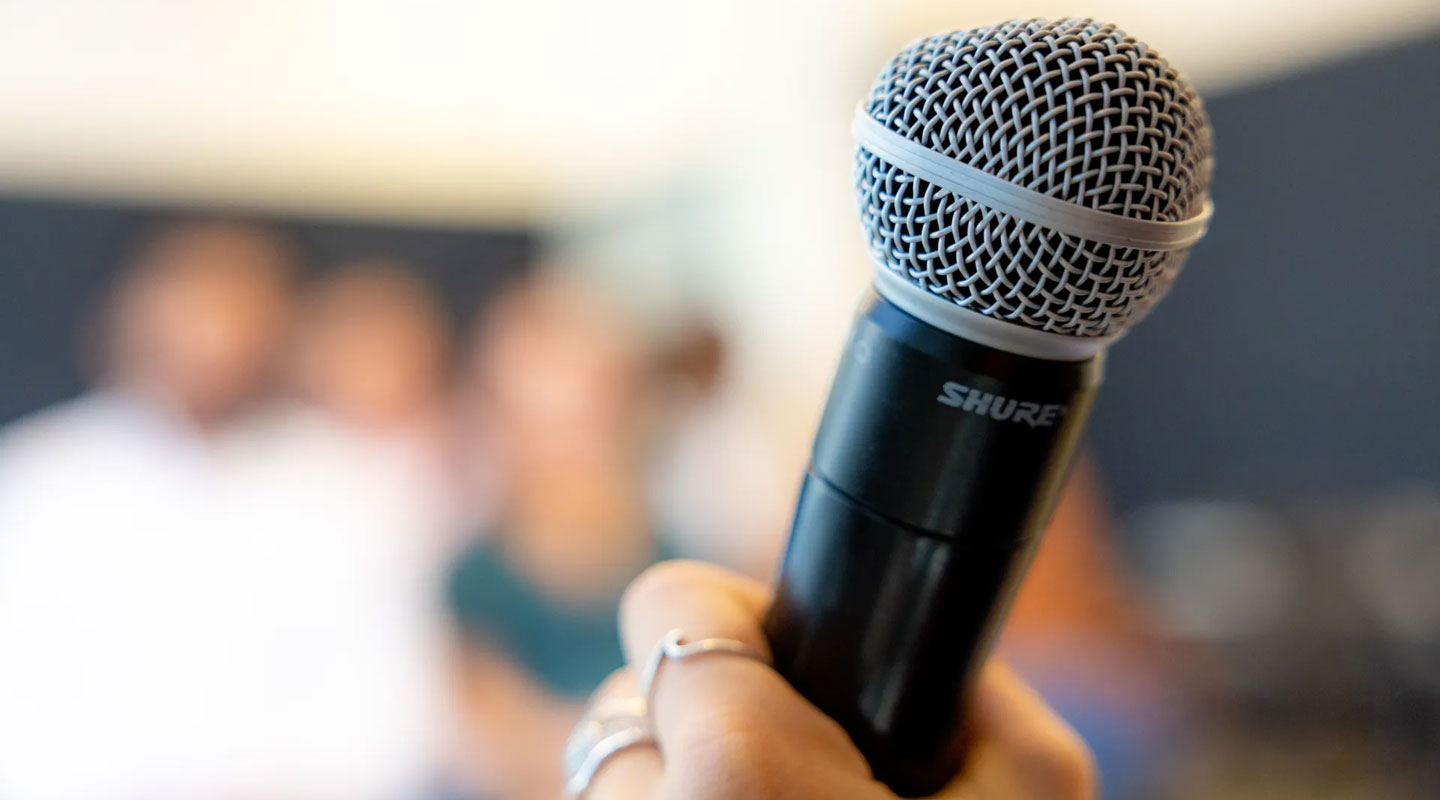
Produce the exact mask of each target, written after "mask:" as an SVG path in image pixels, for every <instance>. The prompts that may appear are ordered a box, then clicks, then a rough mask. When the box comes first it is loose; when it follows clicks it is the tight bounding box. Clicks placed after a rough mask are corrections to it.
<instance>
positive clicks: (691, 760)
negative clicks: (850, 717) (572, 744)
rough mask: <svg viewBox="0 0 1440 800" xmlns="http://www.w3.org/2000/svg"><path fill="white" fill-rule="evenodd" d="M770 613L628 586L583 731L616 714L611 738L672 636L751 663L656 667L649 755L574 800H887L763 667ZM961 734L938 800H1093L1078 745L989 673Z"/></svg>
mask: <svg viewBox="0 0 1440 800" xmlns="http://www.w3.org/2000/svg"><path fill="white" fill-rule="evenodd" d="M769 600H770V591H769V589H768V588H767V587H765V586H764V585H763V584H761V583H759V582H757V581H754V580H751V579H749V578H744V577H741V576H739V575H736V574H734V573H731V572H728V571H726V570H722V569H720V568H718V567H713V566H709V565H706V564H700V563H697V562H669V563H665V564H660V565H658V566H656V567H652V568H651V569H650V570H649V571H648V572H646V573H645V574H644V575H642V576H641V577H640V578H639V579H638V580H636V582H635V583H634V584H633V585H632V586H631V588H630V590H629V591H628V592H627V594H626V597H625V601H624V603H623V604H622V607H621V630H622V632H623V636H624V645H625V654H626V658H627V660H628V662H629V664H630V666H628V667H626V668H625V669H622V670H620V671H619V672H618V673H616V674H615V675H613V676H612V677H611V678H610V679H609V680H608V681H606V683H605V685H604V686H602V687H601V689H600V690H599V691H598V692H596V695H595V697H594V699H593V700H592V702H591V705H590V710H589V712H588V716H589V717H590V718H591V719H604V718H605V717H606V716H607V715H608V714H611V713H615V714H618V715H619V722H620V724H619V725H618V726H616V727H620V728H623V727H624V724H625V720H626V718H627V717H628V716H629V715H630V714H632V712H633V711H635V710H637V709H635V708H633V706H632V702H633V701H634V700H635V699H636V698H640V697H642V696H643V694H642V692H641V685H640V684H641V681H642V677H643V674H644V672H645V670H646V668H647V667H648V666H649V665H650V664H651V662H652V660H653V657H654V655H655V650H656V647H657V644H656V643H657V642H662V641H663V640H664V639H665V637H666V635H667V634H669V633H670V632H671V631H675V630H680V631H686V632H690V631H693V632H695V633H696V634H697V636H703V637H706V638H711V637H713V638H717V639H725V640H731V641H733V642H738V643H740V644H742V645H744V646H745V647H747V648H752V649H753V651H754V652H755V653H756V654H757V655H759V656H760V657H761V658H760V659H757V658H752V657H746V656H743V655H739V654H737V653H732V652H709V653H704V654H700V655H694V656H689V657H685V658H682V659H679V660H673V659H667V660H666V661H665V662H664V663H662V665H661V667H660V669H659V670H658V671H657V672H656V673H655V679H654V682H653V685H652V686H651V687H650V692H649V697H648V701H649V703H650V705H649V709H648V710H649V712H650V714H649V722H648V724H649V725H651V726H652V727H651V729H650V732H649V733H650V736H653V741H652V740H650V739H648V738H647V739H644V740H642V741H638V742H636V744H637V745H639V746H634V747H629V748H626V749H624V750H623V751H620V752H616V753H614V754H613V755H612V756H610V757H609V758H607V759H605V760H604V762H603V764H601V765H600V767H601V768H600V769H598V770H597V771H596V772H595V774H594V775H593V776H591V778H590V780H589V782H588V788H585V790H584V798H585V800H774V799H775V798H805V799H807V800H808V798H816V799H817V800H820V799H822V798H823V799H825V800H829V799H830V798H834V799H835V800H841V799H842V798H843V800H894V799H895V798H896V795H895V794H894V793H893V792H892V791H890V790H889V789H888V788H887V787H886V786H885V785H884V784H882V783H880V782H879V781H876V780H875V779H874V778H872V777H871V770H870V767H869V765H868V764H867V763H866V761H865V758H864V756H862V755H861V754H860V751H859V750H857V749H856V747H855V745H854V744H853V743H852V742H851V740H850V738H849V736H848V735H847V734H846V733H845V731H844V729H843V728H841V727H840V726H839V724H837V723H836V722H835V721H834V720H832V719H831V718H829V717H827V716H825V714H823V713H822V712H821V711H820V710H819V709H817V708H816V707H815V706H814V705H812V704H811V703H810V702H809V701H807V700H806V699H805V698H804V697H802V696H801V695H800V694H799V693H798V692H796V691H795V690H794V689H793V688H791V687H790V685H789V684H788V683H787V682H786V681H785V679H784V678H782V677H781V676H780V675H779V674H778V673H777V672H775V671H774V670H773V669H772V668H771V667H770V666H768V664H767V663H765V661H764V660H762V659H768V655H769V645H768V643H767V641H766V638H765V633H764V630H763V628H762V620H763V615H764V613H765V609H766V606H767V605H768V603H769ZM607 709H614V711H613V712H612V711H609V710H607ZM640 724H646V723H640ZM966 731H967V735H968V742H969V757H968V758H967V760H966V765H965V769H964V770H963V771H962V773H961V774H960V775H959V776H958V777H957V778H956V779H955V780H954V781H953V782H952V783H951V784H950V785H949V786H947V787H946V788H945V789H943V790H942V791H941V792H940V793H939V794H937V795H935V797H936V798H937V800H942V799H943V800H1028V799H1029V798H1037V799H1038V798H1044V799H1045V800H1086V799H1087V798H1091V797H1093V796H1094V785H1095V779H1094V773H1093V767H1092V764H1091V759H1090V755H1089V751H1088V750H1087V749H1086V747H1085V744H1084V743H1083V742H1082V741H1081V740H1080V738H1079V737H1078V736H1077V735H1076V734H1075V733H1074V731H1072V730H1071V729H1070V728H1069V726H1067V725H1066V724H1065V722H1064V721H1062V720H1061V719H1060V718H1059V717H1058V716H1056V715H1055V712H1053V711H1051V710H1050V709H1049V707H1047V706H1046V705H1045V703H1044V702H1043V701H1042V700H1041V699H1040V698H1039V697H1038V696H1037V695H1036V694H1035V693H1034V692H1033V691H1032V690H1031V689H1030V688H1029V687H1027V686H1026V685H1025V684H1024V683H1022V682H1021V681H1020V679H1019V678H1017V677H1016V676H1015V675H1014V674H1013V673H1011V672H1010V671H1009V670H1008V669H1006V668H1005V667H1004V666H1003V665H1002V664H1000V663H998V662H995V661H992V662H991V663H989V664H988V665H986V667H985V669H984V670H983V671H982V673H981V676H980V679H979V681H978V683H977V685H976V687H975V690H974V693H973V696H972V698H971V703H970V714H969V719H968V721H967V725H966ZM602 737H603V735H602ZM577 738H578V736H577ZM582 749H583V748H582ZM577 788H578V787H577Z"/></svg>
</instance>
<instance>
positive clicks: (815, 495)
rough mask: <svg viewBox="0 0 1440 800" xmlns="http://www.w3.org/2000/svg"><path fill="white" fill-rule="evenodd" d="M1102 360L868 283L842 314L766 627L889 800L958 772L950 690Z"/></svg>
mask: <svg viewBox="0 0 1440 800" xmlns="http://www.w3.org/2000/svg"><path fill="white" fill-rule="evenodd" d="M1102 362H1103V355H1097V356H1094V357H1092V358H1090V359H1088V360H1085V361H1079V362H1072V361H1048V360H1043V359H1036V358H1029V357H1025V356H1019V355H1015V354H1013V353H1007V352H1004V351H1000V350H995V349H993V348H990V347H986V346H983V345H979V344H976V343H974V342H970V341H967V340H964V339H961V338H958V337H956V336H952V335H950V334H948V333H945V332H943V331H940V330H938V329H936V328H933V327H931V326H929V325H927V324H925V323H923V322H920V321H919V320H918V319H916V318H914V317H911V316H909V315H908V314H906V313H905V312H903V311H901V310H900V309H898V308H897V307H895V306H894V305H891V304H890V303H889V302H887V301H886V300H884V299H883V298H881V297H879V296H877V295H874V294H872V295H871V296H870V298H869V299H868V301H867V304H866V307H865V308H863V309H862V311H861V313H860V316H859V318H858V319H857V320H856V322H855V325H854V328H853V329H852V331H851V337H850V342H849V345H848V346H847V348H846V351H845V355H844V357H843V359H842V361H841V365H840V369H839V371H838V372H837V374H836V376H835V380H834V383H833V385H832V386H831V389H830V397H829V399H828V401H827V403H826V406H825V413H824V417H823V418H822V421H821V424H820V430H819V432H818V433H817V435H816V438H815V445H814V450H813V453H812V458H811V463H810V466H809V469H808V470H807V473H806V475H805V480H804V484H803V485H802V488H801V491H800V499H799V503H798V505H797V507H796V510H795V517H794V521H793V523H792V525H791V530H790V541H789V544H788V546H787V547H786V552H785V559H784V562H783V565H782V567H781V570H780V575H779V584H778V587H777V591H776V594H775V599H774V601H773V604H772V605H771V607H770V609H769V610H768V612H767V615H766V621H765V625H766V633H767V635H768V637H769V640H770V644H771V647H772V649H773V651H774V657H775V667H776V669H777V670H778V671H779V672H780V674H781V675H783V676H784V677H785V678H786V679H787V680H788V681H789V682H790V683H791V685H793V686H794V687H795V688H796V689H797V690H798V691H799V692H800V693H801V694H803V695H804V696H805V697H807V698H808V699H809V700H810V701H811V702H813V703H814V704H815V705H816V706H818V707H819V708H820V709H821V710H822V711H824V712H825V713H826V714H828V715H829V716H831V717H832V718H834V719H835V720H836V721H838V722H839V723H840V724H841V725H842V726H843V727H844V728H845V730H846V731H847V732H848V733H849V734H850V737H851V739H852V740H853V741H854V742H855V744H856V746H857V747H859V749H860V751H861V752H862V753H863V754H864V755H865V757H866V759H867V760H868V761H869V763H870V766H871V768H872V770H873V771H874V774H875V777H876V778H877V779H878V780H880V781H883V782H884V783H885V784H887V785H888V786H890V787H891V789H893V790H894V791H895V792H896V793H897V794H900V795H901V796H905V797H919V796H924V795H928V794H932V793H934V792H936V791H938V790H939V789H941V788H942V787H943V786H944V784H945V783H947V782H948V781H949V779H950V778H951V777H953V776H954V775H955V774H956V773H957V772H958V771H959V768H960V765H961V760H962V756H963V754H964V740H963V731H962V730H961V727H962V723H963V721H964V711H965V695H966V694H967V692H968V688H969V684H970V683H971V681H972V680H973V679H974V676H975V674H976V671H977V669H978V667H979V666H980V665H981V664H982V663H983V662H984V661H985V658H986V657H987V656H988V654H989V650H990V647H991V645H992V643H993V640H994V638H995V636H996V634H997V633H998V631H999V629H1000V626H1001V624H1002V622H1003V620H1004V617H1005V614H1006V612H1007V610H1008V608H1009V605H1010V602H1011V600H1012V599H1013V597H1014V594H1015V590H1016V588H1017V587H1018V585H1019V582H1020V579H1021V577H1022V576H1023V575H1024V572H1025V569H1026V567H1027V566H1028V564H1029V561H1030V558H1031V556H1032V554H1033V553H1034V550H1035V547H1036V545H1037V544H1038V542H1039V538H1040V534H1041V532H1042V530H1043V529H1044V527H1045V525H1046V523H1047V522H1048V521H1049V518H1050V513H1051V511H1052V510H1053V508H1054V504H1055V500H1056V498H1057V496H1058V494H1059V492H1060V489H1061V487H1062V485H1063V484H1064V480H1065V476H1066V473H1067V472H1068V469H1069V465H1070V462H1071V459H1072V456H1073V454H1074V451H1075V446H1076V442H1077V440H1078V439H1079V437H1080V432H1081V430H1082V428H1083V427H1084V423H1085V418H1086V417H1087V416H1088V412H1089V408H1090V402H1091V399H1092V397H1093V396H1094V392H1095V389H1096V387H1097V386H1098V385H1099V383H1100V377H1101V373H1102V366H1103V365H1102Z"/></svg>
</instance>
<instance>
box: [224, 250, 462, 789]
mask: <svg viewBox="0 0 1440 800" xmlns="http://www.w3.org/2000/svg"><path fill="white" fill-rule="evenodd" d="M451 347H452V342H451V331H450V325H449V321H448V320H447V319H446V317H445V313H444V311H443V309H442V308H441V305H440V303H439V301H438V299H437V298H436V296H435V293H434V291H433V289H432V288H431V287H430V286H429V285H428V284H427V283H426V282H425V281H424V280H423V279H422V278H421V277H420V276H419V274H418V273H417V272H416V271H415V270H414V268H412V267H409V266H407V265H405V264H402V263H398V262H391V261H384V260H366V261H357V262H353V263H347V264H341V265H339V266H337V267H335V268H332V269H330V270H328V271H327V272H326V273H325V274H324V275H322V276H321V277H319V278H318V279H316V280H315V281H314V282H313V283H312V284H311V285H309V286H308V287H306V289H305V291H304V293H303V294H302V296H301V298H300V302H299V303H298V309H297V312H296V322H295V324H294V326H293V328H292V336H291V339H290V347H289V349H288V352H287V353H286V357H285V359H284V362H285V370H284V373H285V377H286V379H287V383H286V388H287V389H288V392H287V395H288V396H287V397H286V398H285V399H286V401H287V402H284V403H281V404H277V406H276V407H275V408H274V409H273V410H272V412H271V413H270V414H269V415H267V417H266V418H265V419H264V420H263V421H261V422H259V423H257V424H255V425H253V426H251V427H250V429H249V430H248V432H247V434H248V435H247V437H246V439H245V443H244V447H243V448H242V450H241V454H242V458H241V459H239V461H240V464H239V467H238V469H237V470H236V472H237V480H239V481H241V482H243V486H244V491H245V493H246V494H247V496H248V497H250V498H251V502H250V504H249V508H248V509H247V517H248V519H250V520H251V524H252V525H253V526H255V527H256V528H263V529H264V530H266V531H267V533H268V535H270V536H272V537H274V538H276V539H277V540H283V541H284V542H286V545H285V546H286V550H287V552H286V554H285V560H286V564H285V566H286V574H287V575H290V576H293V577H294V579H295V580H296V583H294V584H293V585H291V586H290V587H289V589H290V592H288V593H287V597H288V600H287V602H288V604H289V606H290V608H291V611H290V614H291V619H290V621H289V626H290V627H291V628H293V629H294V630H295V631H296V632H300V631H303V632H304V636H305V637H306V641H304V642H295V645H296V647H297V652H299V650H298V648H304V649H303V652H304V654H305V656H306V660H307V662H306V663H305V664H303V665H298V664H297V665H292V673H293V675H296V676H298V675H300V674H301V671H302V669H303V672H304V673H305V674H308V675H309V676H310V680H312V681H313V685H311V686H310V687H309V688H308V689H307V690H306V691H304V692H300V691H298V689H299V686H298V685H294V686H290V687H288V688H290V689H295V690H297V691H296V692H295V696H293V697H290V698H288V699H287V704H288V705H289V707H290V710H289V711H288V712H287V713H288V715H289V718H290V721H291V724H290V726H289V729H288V730H287V732H286V737H288V739H287V741H288V742H289V744H288V745H287V746H288V747H291V748H293V752H296V753H298V752H305V753H308V754H309V756H310V758H311V759H312V761H313V763H312V764H310V765H308V766H307V767H306V768H309V769H325V770H334V771H335V772H336V773H337V774H338V773H340V772H342V771H345V770H349V771H350V773H351V774H352V775H354V776H357V777H356V778H355V779H351V780H347V781H346V782H345V783H344V784H342V783H340V782H334V783H333V784H332V787H333V788H337V789H338V788H340V787H342V786H346V787H347V792H346V794H344V795H339V796H349V797H386V798H395V797H414V796H420V794H421V793H422V792H433V791H439V790H441V789H443V787H444V786H446V785H447V784H448V783H449V782H450V779H451V778H450V770H449V764H450V763H451V762H452V760H453V759H452V758H451V755H452V754H451V752H450V751H449V749H448V744H449V742H450V741H451V733H452V730H451V729H452V728H453V725H452V724H451V722H452V719H451V715H450V714H449V713H448V711H447V706H448V704H449V700H450V698H449V696H448V686H447V682H446V669H445V652H446V638H445V618H444V611H443V607H442V605H441V603H440V602H439V594H440V592H439V588H438V587H439V586H440V585H441V583H442V580H443V574H444V572H443V569H444V564H445V557H446V556H447V554H448V548H449V547H450V546H451V543H452V542H453V540H454V539H455V533H456V531H455V530H454V528H455V526H457V525H458V524H459V517H458V512H457V511H456V506H457V500H456V493H457V488H456V485H455V480H454V478H453V475H452V472H453V470H452V469H451V464H450V461H451V459H450V455H449V451H448V447H449V439H450V431H449V423H448V419H447V411H448V402H449V400H448V392H449V388H450V385H449V384H450V377H449V367H450V351H451ZM273 588H274V587H273V585H272V590H273ZM281 677H282V678H286V676H281ZM360 764H363V765H365V766H364V768H363V769H361V768H359V766H358V765H360ZM347 784H348V786H347ZM321 788H331V787H321Z"/></svg>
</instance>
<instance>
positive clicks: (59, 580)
mask: <svg viewBox="0 0 1440 800" xmlns="http://www.w3.org/2000/svg"><path fill="white" fill-rule="evenodd" d="M307 431H308V433H307ZM316 431H320V432H319V433H317V432H316ZM370 466H371V465H370V462H367V461H365V460H364V459H363V458H357V454H356V452H355V451H354V449H353V448H347V447H346V446H345V445H344V444H343V437H339V436H338V435H331V434H329V433H326V432H324V431H323V426H318V425H309V424H299V423H294V424H292V423H289V422H286V423H280V422H274V421H272V422H271V423H270V424H269V425H266V426H252V427H250V428H249V429H247V430H245V431H244V432H240V433H232V434H228V435H225V436H222V437H219V438H217V439H212V440H205V439H202V438H201V437H199V436H197V435H195V434H193V433H191V432H189V431H188V430H186V429H185V428H184V427H183V426H180V425H178V424H176V423H175V422H174V421H173V420H170V419H167V418H166V417H165V415H163V414H162V413H159V412H157V411H155V410H153V409H150V408H147V407H146V406H144V405H142V404H140V403H138V402H136V401H134V400H131V399H127V398H125V397H122V396H120V395H117V394H109V393H105V394H97V395H92V396H89V397H86V398H82V399H80V400H76V401H73V402H71V403H68V404H65V405H63V406H60V407H57V408H55V409H53V410H50V411H47V412H43V413H41V414H40V415H37V416H36V417H34V418H31V419H29V420H27V421H23V422H22V423H20V424H18V425H17V426H14V427H13V428H12V429H10V430H9V431H7V432H5V434H4V435H3V437H0V797H5V798H12V797H13V798H25V799H26V800H50V799H51V798H54V799H55V800H68V799H70V798H73V799H74V800H83V799H88V798H96V799H97V800H98V798H106V799H107V800H112V799H113V800H125V799H126V798H135V799H136V800H141V799H142V798H144V800H167V799H168V798H196V797H207V798H237V799H239V800H247V799H250V798H257V799H259V798H276V797H284V798H296V799H300V800H329V799H330V798H335V799H336V800H340V799H341V798H345V799H346V800H355V799H358V798H381V797H386V798H388V797H397V796H404V795H406V794H413V793H414V792H415V791H416V790H417V789H418V787H419V785H420V784H421V783H422V782H424V781H425V780H426V779H427V778H428V777H429V775H430V772H431V770H432V768H433V767H434V766H435V760H436V758H437V757H438V748H439V743H438V740H439V738H440V735H441V734H440V723H439V719H440V713H439V709H440V704H441V702H442V698H441V696H440V692H439V687H440V685H441V682H440V677H439V645H438V640H439V636H438V632H437V627H438V624H437V622H436V619H437V615H436V614H435V613H434V608H433V606H432V603H431V598H432V597H433V595H434V594H435V593H436V590H435V586H434V577H435V576H434V569H435V566H436V565H435V563H434V559H433V553H432V552H431V551H430V550H428V549H427V548H426V547H425V546H423V542H424V537H425V536H426V534H427V533H428V532H427V531H423V530H415V529H413V528H414V527H418V523H416V520H417V518H418V517H417V516H416V515H415V513H414V510H413V509H412V508H409V507H407V505H406V503H407V500H406V499H405V497H403V496H402V495H404V492H396V491H388V490H387V489H386V487H385V486H383V485H380V484H383V483H384V480H383V478H381V477H380V473H381V472H383V470H380V471H378V472H377V471H375V470H373V469H370ZM367 469H370V471H369V472H367Z"/></svg>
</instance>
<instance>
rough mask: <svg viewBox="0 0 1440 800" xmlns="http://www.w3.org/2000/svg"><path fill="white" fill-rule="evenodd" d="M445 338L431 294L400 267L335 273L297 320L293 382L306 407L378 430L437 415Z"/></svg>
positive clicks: (356, 268) (441, 318)
mask: <svg viewBox="0 0 1440 800" xmlns="http://www.w3.org/2000/svg"><path fill="white" fill-rule="evenodd" d="M448 350H449V333H448V331H447V329H446V324H445V320H444V315H443V313H442V312H441V310H440V308H439V305H438V303H437V302H436V301H435V299H434V298H433V296H432V295H431V294H430V291H429V289H428V288H427V287H426V286H425V285H424V284H423V283H421V282H420V281H419V280H418V279H417V278H415V277H414V276H413V275H411V274H409V273H407V272H406V271H404V270H403V268H401V267H399V266H398V265H390V264H380V263H374V264H358V265H355V266H352V267H349V268H344V269H341V270H340V271H338V272H336V273H335V274H334V275H332V276H330V277H329V278H328V279H327V280H326V281H324V282H323V283H322V284H321V285H320V286H318V287H317V288H316V289H315V291H314V292H313V293H312V295H311V297H310V299H309V302H307V303H306V304H305V306H304V309H303V311H302V314H301V318H300V324H299V327H298V335H297V339H296V347H295V358H294V361H293V364H292V367H293V377H294V380H295V383H296V386H297V388H298V390H299V391H300V392H301V394H303V395H304V396H306V397H307V398H309V399H310V400H311V401H312V402H315V403H316V404H318V405H320V406H321V407H323V408H326V409H328V410H330V411H331V412H333V413H335V414H337V415H339V416H341V417H342V418H345V419H347V420H349V421H351V422H353V423H356V424H360V425H365V426H369V427H377V428H383V427H388V426H391V425H395V424H403V423H405V422H408V421H412V420H415V419H417V418H419V417H420V416H421V415H424V414H426V413H428V412H432V411H434V410H435V408H436V406H437V405H438V404H439V402H440V393H441V391H442V389H443V388H444V386H443V385H444V378H445V367H446V359H447V353H448Z"/></svg>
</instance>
